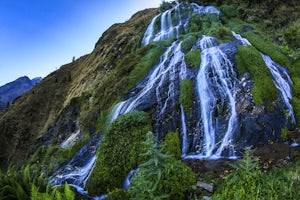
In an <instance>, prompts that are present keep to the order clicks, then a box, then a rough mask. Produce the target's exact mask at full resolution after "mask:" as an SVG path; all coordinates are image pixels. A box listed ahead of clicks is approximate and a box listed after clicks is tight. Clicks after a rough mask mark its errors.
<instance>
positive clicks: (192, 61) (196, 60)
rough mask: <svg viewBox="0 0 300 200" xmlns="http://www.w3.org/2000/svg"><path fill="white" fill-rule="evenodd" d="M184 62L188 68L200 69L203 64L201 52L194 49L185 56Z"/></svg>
mask: <svg viewBox="0 0 300 200" xmlns="http://www.w3.org/2000/svg"><path fill="white" fill-rule="evenodd" d="M184 61H185V63H186V64H187V66H188V67H190V68H193V67H199V66H200V62H201V52H200V50H198V49H193V50H191V51H190V52H188V53H187V54H185V55H184Z"/></svg>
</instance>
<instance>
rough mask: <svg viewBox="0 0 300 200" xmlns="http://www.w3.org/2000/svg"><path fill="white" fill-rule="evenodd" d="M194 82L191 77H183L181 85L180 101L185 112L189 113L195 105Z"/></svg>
mask: <svg viewBox="0 0 300 200" xmlns="http://www.w3.org/2000/svg"><path fill="white" fill-rule="evenodd" d="M193 93H194V87H193V82H192V81H191V80H190V79H183V80H182V82H181V85H180V95H179V102H180V104H181V105H182V106H183V108H184V111H185V113H187V114H189V113H190V111H191V109H192V106H193Z"/></svg>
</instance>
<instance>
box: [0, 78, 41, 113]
mask: <svg viewBox="0 0 300 200" xmlns="http://www.w3.org/2000/svg"><path fill="white" fill-rule="evenodd" d="M41 80H42V78H41V77H37V78H33V79H31V80H30V79H29V78H28V77H27V76H23V77H20V78H18V79H16V80H15V81H12V82H9V83H7V84H5V85H3V86H1V87H0V111H1V110H4V109H5V108H6V107H7V104H8V103H12V102H13V100H14V99H15V98H17V97H18V96H20V95H22V94H24V93H25V92H27V91H28V90H30V89H31V88H32V87H33V86H34V85H35V84H37V83H39V82H40V81H41Z"/></svg>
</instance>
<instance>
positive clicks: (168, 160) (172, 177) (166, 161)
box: [129, 135, 196, 200]
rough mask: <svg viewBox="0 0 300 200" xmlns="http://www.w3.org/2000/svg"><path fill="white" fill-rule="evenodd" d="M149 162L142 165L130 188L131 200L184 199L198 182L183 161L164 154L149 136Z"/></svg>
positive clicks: (147, 143) (147, 142) (147, 154)
mask: <svg viewBox="0 0 300 200" xmlns="http://www.w3.org/2000/svg"><path fill="white" fill-rule="evenodd" d="M145 144H146V145H147V147H148V151H147V152H146V153H145V154H142V156H146V157H147V158H148V161H147V162H145V163H143V164H141V165H140V171H139V172H137V174H136V175H135V177H134V178H133V180H132V183H131V187H130V188H129V190H130V192H131V195H132V198H131V199H145V200H147V199H149V200H152V199H166V198H167V199H184V198H185V192H186V191H187V190H188V189H190V188H191V187H192V186H193V185H194V184H195V182H196V177H195V174H194V173H193V172H192V170H191V169H190V168H188V167H187V166H185V165H184V164H183V163H182V162H181V161H178V160H176V159H175V158H173V157H170V156H168V155H167V154H163V153H162V147H161V146H159V145H158V144H157V143H155V142H154V139H153V136H152V135H148V139H147V141H146V142H145Z"/></svg>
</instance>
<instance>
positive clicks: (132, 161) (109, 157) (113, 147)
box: [87, 111, 152, 195]
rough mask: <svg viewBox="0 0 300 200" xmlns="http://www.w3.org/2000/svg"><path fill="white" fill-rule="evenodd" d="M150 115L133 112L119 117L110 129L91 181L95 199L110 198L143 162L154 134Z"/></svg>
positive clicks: (101, 147)
mask: <svg viewBox="0 0 300 200" xmlns="http://www.w3.org/2000/svg"><path fill="white" fill-rule="evenodd" d="M151 129H152V127H151V123H150V118H149V116H148V114H147V113H144V112H141V111H133V112H130V113H127V114H125V115H122V116H120V117H118V118H117V119H116V120H114V121H113V122H112V124H111V125H110V126H109V127H108V128H107V131H106V133H105V136H104V138H103V140H102V142H101V144H100V146H99V149H98V152H97V157H98V158H97V161H96V164H95V168H94V170H93V172H92V174H91V176H90V178H89V181H88V184H87V189H88V191H89V193H90V194H92V195H100V194H107V193H108V192H109V191H112V190H113V189H115V188H121V186H122V183H123V181H124V179H125V177H126V176H127V174H128V172H129V171H130V170H132V169H135V168H137V167H138V165H139V164H140V163H141V162H142V161H143V158H142V157H140V156H139V154H140V153H141V152H143V151H144V148H145V147H144V146H142V145H141V142H142V141H145V139H146V133H147V132H148V131H151Z"/></svg>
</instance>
